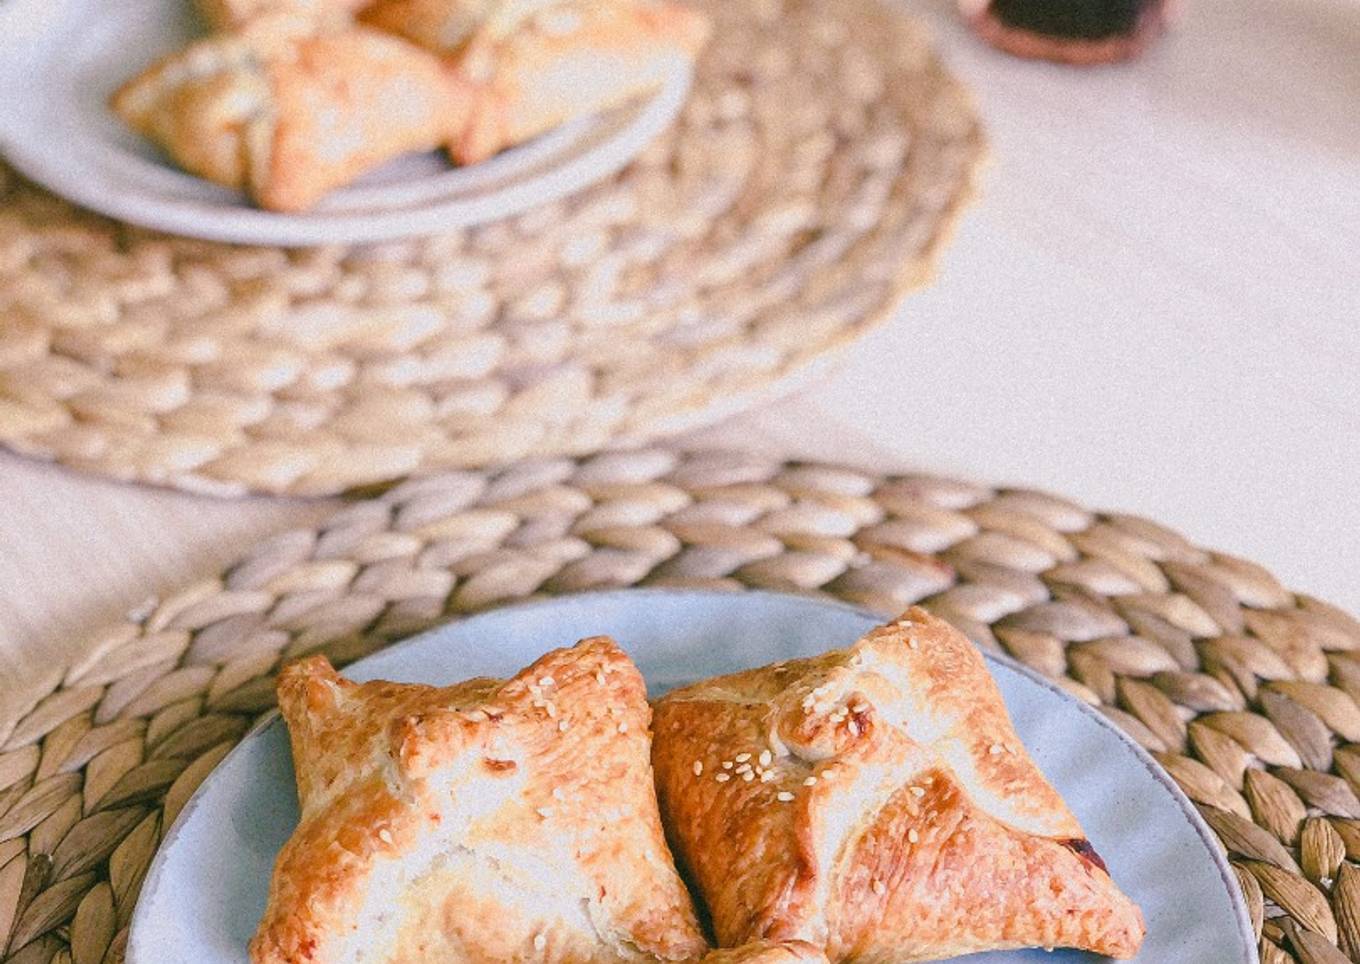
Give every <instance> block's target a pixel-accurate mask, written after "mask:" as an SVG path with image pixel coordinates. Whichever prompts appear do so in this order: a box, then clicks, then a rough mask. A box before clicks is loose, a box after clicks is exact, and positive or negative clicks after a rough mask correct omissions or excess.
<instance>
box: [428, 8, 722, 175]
mask: <svg viewBox="0 0 1360 964" xmlns="http://www.w3.org/2000/svg"><path fill="white" fill-rule="evenodd" d="M529 2H530V3H533V4H534V12H533V13H532V15H531V16H522V17H519V18H518V19H514V20H513V21H512V22H511V23H510V24H509V25H508V26H507V24H506V23H505V22H504V21H497V20H494V19H493V20H491V21H487V22H484V23H483V24H482V25H481V26H479V27H478V29H477V30H476V31H474V32H473V33H472V34H471V35H470V36H469V37H468V38H467V39H466V41H465V42H464V43H463V45H462V47H461V48H460V50H459V52H458V54H457V55H456V56H455V57H453V58H452V59H451V60H450V65H451V69H452V71H453V74H454V76H455V77H456V78H457V81H458V83H459V85H460V86H461V88H462V89H463V90H464V91H465V92H466V96H467V98H468V99H469V100H470V101H471V103H472V105H473V106H472V108H471V111H470V113H469V120H468V123H467V124H466V125H465V126H464V127H463V128H462V129H461V131H460V133H459V135H458V136H456V137H455V138H453V139H451V141H450V143H449V155H450V157H452V159H453V160H454V161H455V162H456V163H458V164H474V163H476V162H478V161H482V160H485V159H486V158H489V157H491V156H493V155H495V154H497V153H499V152H501V151H503V150H505V149H506V148H508V147H513V146H514V145H516V144H521V143H523V142H525V141H527V140H529V139H531V138H533V137H536V136H538V135H539V134H542V133H544V132H546V131H548V130H551V129H553V128H555V127H559V126H560V125H562V124H565V123H567V122H568V121H571V120H574V119H576V118H578V117H586V116H589V115H592V114H597V113H599V112H601V111H604V110H608V109H610V108H612V107H616V106H619V105H621V104H624V103H626V102H627V101H629V100H631V99H633V98H634V97H637V96H639V95H641V94H644V93H646V92H648V91H650V90H653V89H655V88H656V87H658V86H660V85H661V83H662V82H663V81H664V80H665V78H666V77H667V76H668V73H669V71H671V70H672V69H673V68H674V64H675V62H676V59H677V58H683V59H689V60H692V59H693V58H694V57H696V56H697V55H698V53H699V51H700V50H701V49H702V48H703V46H704V44H705V43H706V42H707V39H708V32H709V24H708V20H707V18H706V17H704V16H703V14H701V13H698V12H697V11H694V10H690V9H688V8H686V7H683V6H680V5H678V4H673V3H664V2H661V3H658V2H649V0H557V2H553V3H547V4H544V3H542V2H541V0H529Z"/></svg>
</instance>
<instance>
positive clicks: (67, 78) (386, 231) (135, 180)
mask: <svg viewBox="0 0 1360 964" xmlns="http://www.w3.org/2000/svg"><path fill="white" fill-rule="evenodd" d="M201 32H202V28H201V27H200V26H199V24H198V23H197V21H196V19H195V16H194V13H193V11H192V7H191V4H190V3H188V0H4V2H2V3H0V38H3V44H4V52H3V54H0V152H2V153H3V154H4V155H5V157H6V158H7V159H8V160H9V162H10V163H11V164H13V165H14V166H15V167H16V168H17V169H18V170H19V171H21V172H22V173H23V174H25V175H26V176H27V177H29V178H31V179H33V180H34V181H36V182H38V183H39V184H42V185H43V186H44V187H46V188H48V189H49V190H51V191H53V192H55V193H56V194H59V195H61V196H62V197H65V198H67V199H68V200H71V201H74V202H75V203H77V204H80V205H83V206H85V207H88V208H91V209H92V210H95V211H99V212H101V213H103V214H107V215H110V216H113V217H116V218H121V219H122V220H125V221H130V222H132V223H134V224H140V225H143V226H145V227H151V228H158V229H160V230H163V231H169V232H173V233H175V234H182V235H189V236H192V237H200V238H207V239H210V240H214V241H233V242H241V243H248V244H270V245H310V244H339V243H357V242H364V241H383V240H392V239H395V238H402V237H412V236H417V235H422V234H431V233H435V232H439V231H448V230H452V229H454V228H460V227H468V226H470V225H474V224H479V223H482V222H485V221H491V220H495V219H497V218H502V217H507V216H509V215H513V214H517V213H519V212H520V211H524V210H527V209H528V208H531V207H535V206H537V205H540V204H544V203H547V202H549V201H553V200H556V199H558V198H561V197H563V196H565V195H567V194H570V193H572V192H574V191H577V190H579V189H581V188H583V187H585V186H586V185H588V184H592V183H594V182H596V181H599V180H601V179H603V178H605V177H608V176H609V175H610V174H613V173H614V172H616V171H618V170H619V169H620V168H622V167H623V166H624V165H626V164H627V163H628V162H629V161H631V160H632V159H633V158H635V157H636V156H637V155H638V154H639V153H641V152H642V150H643V149H644V148H645V147H646V146H647V145H648V144H649V143H650V142H651V141H652V139H653V138H655V137H656V135H657V134H659V133H660V132H661V131H662V130H664V129H665V128H666V127H667V126H668V125H669V124H670V123H671V122H672V121H673V120H674V119H675V118H676V116H677V115H678V114H679V112H680V109H681V107H682V106H683V105H684V102H685V96H686V94H687V93H688V92H689V85H690V80H691V69H690V65H689V64H688V63H687V62H686V61H684V60H682V59H678V58H677V60H676V61H675V62H674V63H673V64H672V65H671V68H670V70H669V71H668V74H667V79H666V81H665V83H664V84H663V86H662V88H661V89H660V90H659V91H658V92H657V93H656V94H655V95H653V96H651V97H650V98H646V99H644V100H641V101H638V102H637V103H634V104H632V105H629V106H625V107H623V108H620V109H619V110H616V111H611V112H609V113H607V114H603V115H600V116H598V117H593V118H587V119H583V120H580V121H577V122H574V123H571V124H568V125H566V126H564V127H562V128H559V129H558V130H556V131H552V132H551V133H548V134H545V135H544V136H542V137H540V138H538V139H537V140H534V141H532V142H530V143H528V144H525V145H522V146H520V147H518V148H515V149H512V150H509V151H506V152H505V153H503V154H501V155H500V156H498V157H495V158H493V159H491V160H489V161H486V162H484V163H482V164H477V165H474V166H472V167H468V168H452V167H450V166H449V164H448V162H447V161H446V160H445V159H444V157H443V155H442V154H438V153H428V154H411V155H408V156H406V157H401V158H398V159H396V160H394V161H392V162H391V163H389V164H387V165H386V166H384V167H382V168H381V169H379V170H376V171H373V172H371V173H369V174H368V175H366V176H365V177H363V178H362V179H360V180H359V181H357V182H356V183H354V184H352V185H350V186H348V187H345V188H341V189H339V190H336V191H334V192H332V193H331V194H330V195H328V196H327V197H326V198H325V199H324V200H323V201H322V202H321V203H320V204H318V205H317V207H316V208H315V209H313V210H312V211H309V212H307V213H305V214H277V213H274V212H271V211H262V210H260V209H258V208H255V207H253V206H252V205H251V204H250V203H249V201H247V199H246V198H245V197H244V196H242V195H241V194H239V193H238V192H236V191H231V190H228V189H226V188H223V187H219V186H218V185H216V184H212V183H210V182H208V181H205V180H203V179H201V178H198V177H194V176H193V175H191V174H186V173H185V172H183V171H181V170H180V169H179V168H177V167H176V166H175V165H174V164H173V163H172V162H171V161H169V160H168V159H167V158H166V157H165V156H164V155H163V154H161V153H160V152H159V151H158V150H157V149H156V148H155V146H154V145H152V144H151V143H150V142H148V141H147V140H145V139H144V138H142V137H140V136H138V135H137V134H135V133H133V132H132V131H130V130H129V129H128V128H127V127H126V126H125V125H124V124H123V123H122V121H120V120H119V119H118V117H116V116H115V115H114V114H113V113H112V111H110V110H109V108H108V99H109V95H110V94H111V93H112V92H113V91H114V90H115V89H117V87H118V86H119V85H121V84H122V83H123V82H124V81H126V80H127V79H128V78H130V77H132V76H134V75H135V74H137V73H138V72H140V71H141V70H142V69H143V68H144V67H145V66H146V65H148V64H149V63H150V62H151V61H153V60H155V59H156V58H157V57H159V56H161V55H163V54H165V53H168V52H170V51H172V50H176V49H178V48H179V47H182V46H183V45H184V44H185V43H186V42H187V41H189V40H190V39H192V38H194V37H196V36H198V35H199V34H201Z"/></svg>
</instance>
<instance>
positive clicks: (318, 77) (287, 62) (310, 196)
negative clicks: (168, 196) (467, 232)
mask: <svg viewBox="0 0 1360 964" xmlns="http://www.w3.org/2000/svg"><path fill="white" fill-rule="evenodd" d="M113 108H114V110H115V111H116V112H117V113H118V114H119V115H120V116H121V117H122V118H123V119H124V120H125V121H127V122H128V124H129V125H131V126H132V127H133V128H134V129H135V130H137V131H138V132H140V133H141V134H143V135H145V136H146V137H149V138H150V139H151V140H153V141H155V142H156V143H157V144H159V145H160V146H161V147H162V148H164V150H165V151H166V152H167V153H168V154H169V155H170V156H171V157H172V158H174V160H175V161H176V162H177V163H178V164H179V165H180V166H181V167H183V168H184V169H185V170H187V171H189V172H190V173H193V174H197V175H199V176H200V177H204V178H207V179H208V180H210V181H214V182H216V183H218V184H222V185H225V186H227V187H231V188H236V189H238V190H243V191H246V192H247V193H249V194H250V195H251V196H252V197H253V198H254V199H255V200H256V201H257V202H258V203H259V204H260V205H261V206H263V207H266V208H270V209H272V210H277V211H299V210H304V209H306V208H308V207H311V206H312V205H313V204H315V203H316V202H317V201H318V200H320V199H321V197H322V196H323V195H325V194H326V193H327V192H328V191H330V190H332V189H333V188H336V187H339V186H340V185H342V184H346V183H348V182H349V181H351V180H353V179H354V178H356V177H358V176H359V175H360V174H362V173H363V172H365V171H367V170H369V169H370V168H374V167H377V166H379V165H381V164H382V163H384V162H386V161H388V160H390V159H391V158H393V157H396V156H397V155H400V154H404V153H406V152H408V151H414V150H430V149H432V148H435V147H437V146H439V145H440V144H441V143H443V142H444V141H446V140H447V139H448V138H449V136H450V134H451V132H452V131H456V130H460V129H462V128H463V127H464V126H465V120H466V115H465V113H464V112H465V110H466V108H467V103H466V102H465V101H463V100H461V99H460V97H459V93H458V89H457V87H456V86H455V85H454V84H453V83H452V82H451V78H450V77H449V74H448V72H447V71H446V70H445V69H444V68H443V66H442V65H441V63H440V62H439V59H438V58H437V57H435V56H434V55H432V54H430V53H429V52H427V51H425V50H422V49H421V48H419V47H417V46H415V45H414V44H410V43H407V42H406V41H404V40H402V39H401V38H399V37H392V36H389V35H387V34H385V33H383V32H382V31H379V30H373V29H370V28H367V27H345V28H339V29H330V28H322V29H318V26H317V24H316V23H315V22H314V21H312V20H310V19H309V18H307V17H303V16H295V15H291V14H278V15H271V16H267V17H263V18H261V19H258V20H254V21H251V22H250V23H249V24H248V25H246V26H245V27H243V28H242V29H240V30H237V31H233V32H228V33H220V34H214V35H212V36H210V37H208V38H206V39H204V40H201V41H198V42H197V43H194V44H191V45H190V46H189V47H187V48H185V49H184V50H182V51H180V52H179V53H176V54H172V55H170V56H169V57H166V58H164V59H163V60H161V61H159V62H157V63H156V64H154V65H153V66H152V67H151V68H150V69H148V70H147V71H146V72H145V73H143V74H141V75H140V76H139V77H137V78H135V79H133V80H132V81H129V82H128V83H127V84H126V85H124V86H123V87H122V88H121V89H120V90H119V91H118V92H117V93H116V94H114V97H113Z"/></svg>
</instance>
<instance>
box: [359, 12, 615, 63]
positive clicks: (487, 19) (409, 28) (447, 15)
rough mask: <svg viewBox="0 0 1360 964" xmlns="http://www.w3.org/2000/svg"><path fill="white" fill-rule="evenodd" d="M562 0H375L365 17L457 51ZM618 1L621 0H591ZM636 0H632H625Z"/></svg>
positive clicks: (445, 49) (429, 46) (439, 48)
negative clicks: (471, 40)
mask: <svg viewBox="0 0 1360 964" xmlns="http://www.w3.org/2000/svg"><path fill="white" fill-rule="evenodd" d="M558 2H560V0H375V2H373V3H371V4H369V5H368V6H366V7H365V8H364V11H363V19H364V20H365V21H366V22H368V23H371V24H372V25H373V26H375V27H379V28H381V29H383V30H389V31H391V32H392V33H396V34H401V35H402V36H403V37H406V38H407V39H408V40H412V41H414V42H415V43H418V44H420V45H421V46H422V47H425V48H426V49H428V50H433V51H436V52H438V53H444V54H452V53H457V52H458V50H459V48H461V47H462V46H463V44H464V43H466V42H467V40H468V39H469V38H470V37H471V36H472V35H473V33H474V32H476V31H477V30H479V29H484V30H488V31H490V32H491V33H492V34H493V35H498V36H504V35H505V34H508V33H510V32H511V31H513V30H514V29H516V28H517V27H518V26H519V25H520V24H521V23H523V22H524V21H525V20H526V19H528V18H529V17H531V16H533V14H535V13H537V12H538V11H539V10H542V9H543V8H545V7H550V6H552V5H553V4H556V3H558ZM591 2H594V3H618V2H620V0H591ZM623 2H632V0H623Z"/></svg>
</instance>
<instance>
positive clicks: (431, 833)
mask: <svg viewBox="0 0 1360 964" xmlns="http://www.w3.org/2000/svg"><path fill="white" fill-rule="evenodd" d="M278 694H279V707H280V709H281V710H282V713H283V717H284V719H285V720H286V721H287V723H288V731H289V736H290V739H291V741H292V747H293V760H294V768H295V770H296V772H297V783H298V796H299V801H300V804H301V821H300V822H299V824H298V827H297V830H296V832H295V833H294V834H293V836H292V838H291V839H290V840H289V841H288V843H287V844H285V846H284V848H283V850H282V851H281V852H280V854H279V857H278V860H277V863H276V864H275V868H274V875H273V879H272V881H271V883H270V887H269V899H268V905H267V907H266V909H265V914H264V919H263V920H262V922H261V923H260V927H259V930H258V932H257V933H256V936H255V938H254V940H253V941H252V942H251V945H250V953H251V958H252V960H253V961H254V962H255V964H285V962H286V964H303V962H305V964H340V962H344V964H365V962H383V964H418V962H429V961H441V962H483V961H535V962H560V964H567V962H571V964H578V962H620V961H687V960H694V959H697V958H698V957H700V956H702V954H703V953H704V952H705V950H706V949H707V945H706V943H705V941H704V939H703V937H702V935H701V933H700V931H699V928H698V925H697V923H696V920H695V916H694V910H693V907H692V904H691V902H690V898H689V894H688V893H687V892H686V890H685V887H684V885H683V883H682V882H681V880H680V877H679V875H678V874H677V873H676V870H675V867H674V864H673V863H672V861H671V856H670V853H669V851H668V850H667V848H666V842H665V839H664V838H663V836H662V831H661V824H660V818H659V816H658V813H657V807H656V796H655V790H654V788H653V783H652V772H651V767H650V765H649V762H648V753H649V747H650V742H651V741H650V736H649V730H648V725H649V722H650V716H651V712H650V709H649V708H648V705H647V701H646V691H645V687H644V684H643V681H642V677H641V675H640V674H639V673H638V671H637V669H636V667H634V666H633V664H632V663H631V662H630V661H629V659H628V657H627V656H625V655H624V653H623V652H622V651H621V650H620V649H619V648H618V647H617V646H616V645H614V643H613V642H612V641H611V640H609V639H606V638H603V637H600V638H594V639H587V640H583V641H582V642H580V643H579V644H577V645H576V646H575V647H573V648H571V649H564V650H557V651H555V652H552V653H549V654H547V655H546V656H544V657H543V658H541V659H539V660H538V661H537V662H536V663H534V664H533V665H532V666H530V667H529V668H528V669H526V670H524V671H522V672H521V673H519V674H518V675H517V676H515V677H513V678H512V679H510V680H505V681H502V680H494V679H474V680H469V681H467V682H465V683H460V684H458V685H455V686H450V687H447V688H442V689H436V688H434V687H431V686H419V685H408V684H400V683H386V682H373V683H363V684H358V683H353V682H350V681H348V680H346V679H343V678H341V677H340V676H339V675H337V674H336V672H335V671H334V670H333V669H332V668H331V666H330V664H329V663H328V662H327V661H326V660H325V659H324V658H321V657H314V658H311V659H307V660H304V661H302V662H300V663H295V664H293V665H291V666H289V667H288V668H286V669H285V670H284V671H283V673H282V675H281V676H280V678H279V683H278Z"/></svg>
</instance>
